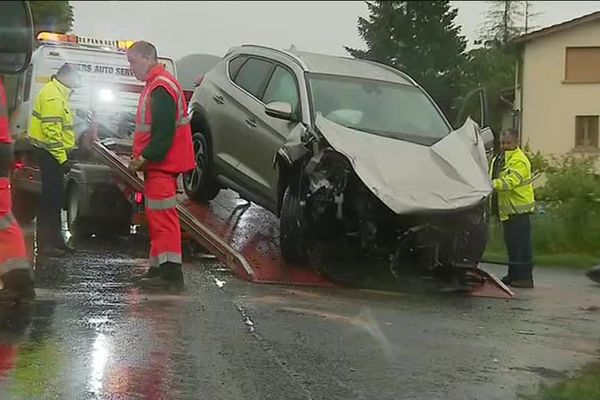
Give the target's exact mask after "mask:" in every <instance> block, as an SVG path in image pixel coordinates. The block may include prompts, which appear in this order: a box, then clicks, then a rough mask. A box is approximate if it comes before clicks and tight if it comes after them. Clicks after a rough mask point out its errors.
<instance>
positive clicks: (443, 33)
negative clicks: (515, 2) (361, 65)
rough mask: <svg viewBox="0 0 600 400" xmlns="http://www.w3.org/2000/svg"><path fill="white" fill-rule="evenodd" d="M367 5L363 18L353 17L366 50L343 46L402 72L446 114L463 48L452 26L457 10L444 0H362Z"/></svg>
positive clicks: (355, 54) (450, 111) (455, 92)
mask: <svg viewBox="0 0 600 400" xmlns="http://www.w3.org/2000/svg"><path fill="white" fill-rule="evenodd" d="M367 6H368V8H369V17H368V18H362V17H361V18H359V19H358V31H359V33H360V36H361V37H362V38H363V40H364V41H365V43H366V47H367V49H366V50H360V49H352V48H349V47H346V50H347V51H348V52H349V53H350V54H351V55H352V56H353V57H357V58H363V59H368V60H373V61H377V62H380V63H383V64H387V65H390V66H392V67H395V68H398V69H400V70H403V71H405V72H406V73H408V74H409V75H411V76H412V77H413V78H414V79H415V80H416V81H417V82H418V83H419V84H421V85H422V86H423V87H424V88H425V90H427V91H428V92H429V93H430V94H431V95H432V96H433V98H434V99H435V100H436V102H437V103H438V104H439V106H440V107H441V108H442V110H443V111H444V112H445V113H446V114H447V115H448V114H450V116H451V114H453V112H454V109H453V100H454V98H455V97H456V96H457V95H458V90H459V87H458V84H459V81H460V79H461V76H462V67H463V64H464V61H465V54H464V51H465V47H466V41H465V38H464V36H462V35H461V34H460V27H459V26H457V25H456V24H455V18H456V15H457V13H458V10H457V9H456V8H453V7H451V6H450V2H449V1H367Z"/></svg>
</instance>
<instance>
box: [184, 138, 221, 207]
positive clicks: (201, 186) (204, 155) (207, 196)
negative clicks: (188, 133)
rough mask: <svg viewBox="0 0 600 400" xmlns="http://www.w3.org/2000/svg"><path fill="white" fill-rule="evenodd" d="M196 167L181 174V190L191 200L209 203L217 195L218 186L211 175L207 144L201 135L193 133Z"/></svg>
mask: <svg viewBox="0 0 600 400" xmlns="http://www.w3.org/2000/svg"><path fill="white" fill-rule="evenodd" d="M193 140H194V155H195V158H196V167H195V168H194V169H193V170H191V171H189V172H186V173H185V174H183V189H184V190H185V193H186V194H187V196H188V197H189V198H190V199H192V200H199V201H210V200H212V199H214V198H215V197H217V194H219V186H218V185H217V183H216V182H215V180H214V178H213V177H212V175H211V165H210V157H209V153H208V151H209V150H208V143H207V141H206V138H205V137H204V135H203V134H201V133H199V132H198V133H194V136H193Z"/></svg>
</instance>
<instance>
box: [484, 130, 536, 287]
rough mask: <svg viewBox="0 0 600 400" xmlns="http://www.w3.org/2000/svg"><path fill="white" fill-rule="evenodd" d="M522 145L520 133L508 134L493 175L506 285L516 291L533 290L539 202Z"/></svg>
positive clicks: (496, 161)
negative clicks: (533, 237) (535, 213)
mask: <svg viewBox="0 0 600 400" xmlns="http://www.w3.org/2000/svg"><path fill="white" fill-rule="evenodd" d="M518 143H519V141H518V136H517V134H516V132H514V131H507V132H505V133H504V135H503V136H502V142H501V144H502V150H503V151H502V153H501V154H500V155H499V156H497V157H496V158H495V159H494V160H493V161H492V168H490V171H491V174H492V176H491V178H492V185H493V187H494V192H495V193H494V197H495V198H496V199H497V212H498V216H499V217H500V220H501V221H502V228H503V230H504V242H505V244H506V250H507V252H508V274H507V275H506V276H505V277H504V278H502V281H503V282H504V283H506V284H508V285H511V286H514V287H523V288H533V274H532V270H533V251H532V246H531V221H530V215H531V214H532V213H533V211H534V210H535V198H534V194H533V185H532V183H531V178H532V175H531V163H530V161H529V159H528V158H527V155H525V153H524V152H523V150H521V149H520V148H519V144H518Z"/></svg>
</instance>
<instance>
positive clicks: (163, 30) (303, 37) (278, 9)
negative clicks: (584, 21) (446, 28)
mask: <svg viewBox="0 0 600 400" xmlns="http://www.w3.org/2000/svg"><path fill="white" fill-rule="evenodd" d="M451 3H452V4H453V5H455V6H457V7H458V9H459V14H458V18H457V22H458V24H459V25H462V27H463V34H464V35H466V36H467V38H468V39H470V40H472V39H474V38H475V37H476V36H477V33H478V31H479V28H480V26H481V23H482V22H483V21H484V18H485V12H486V9H487V6H486V4H485V2H483V1H472V2H471V1H453V2H451ZM533 3H534V9H535V11H536V12H539V13H540V15H539V16H538V17H536V18H535V19H534V21H533V24H534V25H536V26H538V27H544V26H548V25H552V24H555V23H559V22H562V21H565V20H569V19H572V18H575V17H578V16H581V15H584V14H588V13H590V12H593V11H597V10H600V2H597V1H535V2H533ZM71 4H72V5H73V8H74V11H75V24H74V27H73V31H74V33H76V34H78V35H82V36H92V37H98V38H103V39H132V40H137V39H144V40H148V41H150V42H153V43H154V44H155V45H156V46H157V47H158V51H159V54H160V55H162V56H168V57H172V58H174V59H175V60H177V59H179V58H181V57H183V56H185V55H188V54H194V53H205V54H214V55H217V56H222V55H223V54H224V53H225V52H226V51H227V49H228V48H229V47H232V46H235V45H239V44H244V43H253V44H264V45H270V46H274V47H277V48H289V46H290V45H291V44H294V45H296V47H297V48H298V49H301V50H307V51H314V52H321V53H328V54H336V55H345V54H346V53H345V51H344V48H343V46H344V45H348V46H351V47H363V42H362V40H361V38H360V37H359V36H358V32H357V29H356V22H357V19H358V17H359V16H366V15H367V7H366V5H365V4H364V2H353V1H348V2H337V1H336V2H331V1H313V2H287V1H285V2H284V1H281V2H252V1H245V2H237V1H231V2H189V1H181V2H179V1H144V2H141V1H140V2H138V1H118V2H117V1H111V2H106V1H71Z"/></svg>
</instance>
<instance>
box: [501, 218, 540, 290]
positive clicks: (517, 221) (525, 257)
mask: <svg viewBox="0 0 600 400" xmlns="http://www.w3.org/2000/svg"><path fill="white" fill-rule="evenodd" d="M502 226H503V229H504V243H505V244H506V250H507V252H508V276H509V277H510V279H513V280H514V279H532V278H533V274H532V272H533V250H532V248H531V219H530V214H516V215H511V216H510V218H509V219H508V220H506V221H504V222H503V223H502Z"/></svg>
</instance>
